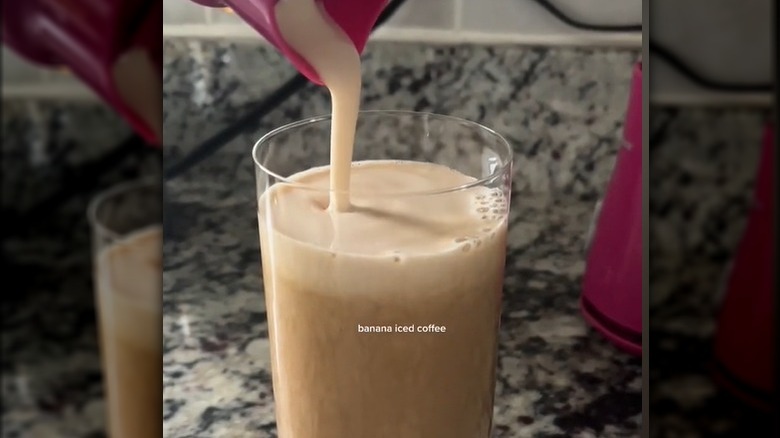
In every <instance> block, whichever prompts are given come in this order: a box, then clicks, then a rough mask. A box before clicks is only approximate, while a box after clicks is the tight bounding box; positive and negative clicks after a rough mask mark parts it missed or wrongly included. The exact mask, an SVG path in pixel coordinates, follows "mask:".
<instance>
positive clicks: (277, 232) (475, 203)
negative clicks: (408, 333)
mask: <svg viewBox="0 0 780 438" xmlns="http://www.w3.org/2000/svg"><path fill="white" fill-rule="evenodd" d="M328 170H329V168H328V167H327V166H326V167H318V168H314V169H310V170H307V171H304V172H301V173H298V174H296V175H294V176H293V177H292V178H291V179H290V181H291V183H292V184H277V185H275V186H274V187H272V188H271V189H270V190H268V191H267V192H266V193H265V194H264V195H263V196H262V197H261V198H260V202H259V215H258V216H259V220H260V226H261V234H265V236H262V235H261V243H262V244H263V247H264V248H266V251H271V248H272V249H273V250H272V254H264V256H269V255H271V257H268V258H267V260H268V261H269V263H271V264H272V265H273V267H272V269H273V270H274V271H275V272H276V274H277V275H281V276H284V277H286V278H291V279H294V280H295V281H297V282H301V283H305V284H306V285H309V286H310V287H311V288H313V289H316V290H319V291H321V292H327V291H331V292H333V293H338V294H344V293H348V292H349V291H358V290H360V291H364V292H365V291H374V293H377V294H389V295H387V297H388V299H391V298H390V297H392V296H397V293H398V292H397V290H394V288H395V287H396V286H397V285H398V284H400V283H399V282H400V281H401V280H400V279H398V278H394V276H399V275H402V276H405V277H407V278H406V279H404V282H405V283H407V284H412V283H415V284H416V285H415V287H413V288H412V289H415V290H426V289H431V290H438V289H440V288H439V287H438V286H436V285H434V284H430V285H429V284H428V283H429V282H437V281H441V280H440V279H441V278H442V277H441V276H440V275H439V274H437V273H442V275H444V274H446V273H448V272H453V273H455V275H449V277H450V278H453V279H457V277H458V275H459V274H460V273H463V272H472V271H473V269H474V266H475V265H480V264H482V263H487V264H488V265H490V264H493V263H496V262H495V261H494V260H493V259H494V258H496V257H498V258H500V259H501V260H503V251H504V245H505V229H506V220H505V218H506V214H505V212H506V209H507V207H508V206H507V203H506V200H505V199H504V196H503V195H502V193H501V191H500V190H499V189H490V188H486V187H483V186H479V185H476V186H470V187H468V188H463V189H461V190H451V189H452V188H456V187H462V186H469V185H470V184H473V183H474V182H475V179H474V178H472V177H469V176H466V175H464V174H462V173H460V172H457V171H455V170H452V169H450V168H448V167H445V166H442V165H436V164H431V163H422V162H411V161H363V162H356V163H354V165H353V167H352V184H353V190H352V192H351V193H350V200H351V206H350V210H348V211H345V212H334V211H332V210H330V209H328V208H327V205H328V188H329V183H328V181H329V179H328ZM421 192H428V193H430V194H421V195H403V193H409V194H411V193H421ZM487 255H489V257H488V256H487ZM264 260H266V259H265V258H264ZM264 263H265V262H264ZM309 286H307V287H309Z"/></svg>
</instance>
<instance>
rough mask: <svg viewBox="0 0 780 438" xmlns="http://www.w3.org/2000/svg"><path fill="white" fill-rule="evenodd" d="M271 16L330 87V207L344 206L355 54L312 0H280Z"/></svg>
mask: <svg viewBox="0 0 780 438" xmlns="http://www.w3.org/2000/svg"><path fill="white" fill-rule="evenodd" d="M276 22H277V25H278V27H279V32H281V34H282V36H284V39H285V41H286V42H287V44H289V45H290V47H292V48H293V49H295V51H296V52H297V53H298V54H299V55H300V56H301V57H302V58H303V59H305V60H306V61H307V62H308V63H309V64H310V65H311V66H312V68H314V70H316V71H317V74H318V75H319V77H320V79H321V80H322V82H323V83H324V84H325V86H326V87H328V90H330V97H331V107H332V123H331V134H330V164H331V173H330V181H331V184H330V187H332V193H331V199H330V207H331V209H332V210H334V211H345V210H347V209H349V193H348V190H349V187H350V183H349V181H350V171H349V169H350V163H351V162H352V149H353V145H354V142H355V127H356V126H357V118H358V111H359V109H360V89H361V78H360V54H359V53H358V52H357V50H356V49H355V46H354V45H353V44H352V42H351V41H350V40H349V38H348V37H347V36H346V35H345V34H344V32H342V31H341V29H340V28H339V27H338V26H337V25H336V24H334V23H332V22H331V20H330V18H329V17H328V15H327V13H325V11H324V10H323V9H322V8H321V7H320V5H319V3H315V2H314V1H313V0H284V1H280V2H279V3H278V4H277V6H276Z"/></svg>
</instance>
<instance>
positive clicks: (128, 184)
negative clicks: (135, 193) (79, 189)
mask: <svg viewBox="0 0 780 438" xmlns="http://www.w3.org/2000/svg"><path fill="white" fill-rule="evenodd" d="M159 184H160V180H159V179H158V178H155V177H151V176H147V177H143V178H138V179H134V180H131V181H124V182H121V183H117V184H114V185H112V186H111V187H109V188H107V189H103V190H101V191H100V192H98V193H97V194H96V195H95V196H93V197H92V199H91V200H90V201H89V204H88V205H87V222H88V223H89V226H90V227H91V228H92V229H93V230H95V231H97V232H98V233H100V234H105V235H108V236H110V237H111V238H113V239H120V238H121V237H122V235H121V234H120V233H119V232H117V231H116V230H112V229H111V228H109V227H108V226H107V225H106V224H104V223H103V221H101V220H100V219H99V218H98V209H100V206H101V204H103V203H104V202H105V201H107V200H108V199H110V198H112V197H114V196H117V195H120V194H122V193H128V192H130V191H132V190H134V189H139V188H146V187H154V186H155V185H159Z"/></svg>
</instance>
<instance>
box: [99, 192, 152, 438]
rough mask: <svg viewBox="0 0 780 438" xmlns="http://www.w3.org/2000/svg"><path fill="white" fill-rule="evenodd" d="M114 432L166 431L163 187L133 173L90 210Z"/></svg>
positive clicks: (130, 436) (113, 437) (129, 436)
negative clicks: (135, 177)
mask: <svg viewBox="0 0 780 438" xmlns="http://www.w3.org/2000/svg"><path fill="white" fill-rule="evenodd" d="M88 217H89V221H90V224H91V227H92V235H93V237H92V242H93V245H92V246H93V259H94V263H93V266H94V278H95V285H96V291H95V296H96V304H97V309H98V320H99V333H100V349H101V359H102V364H103V382H104V388H105V391H104V392H105V394H106V406H107V409H106V411H107V413H108V428H107V430H108V436H109V437H110V438H138V437H144V438H146V437H148V438H154V437H160V436H162V226H161V224H162V188H161V184H160V181H159V180H158V181H153V180H148V181H136V182H130V183H125V184H121V185H118V186H116V187H113V188H110V189H108V190H107V191H105V192H103V193H101V194H99V195H98V196H97V197H96V198H95V199H94V200H93V201H92V202H91V204H90V206H89V212H88Z"/></svg>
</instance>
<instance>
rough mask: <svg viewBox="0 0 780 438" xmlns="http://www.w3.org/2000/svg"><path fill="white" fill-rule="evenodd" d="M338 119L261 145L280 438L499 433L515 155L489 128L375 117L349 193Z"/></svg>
mask: <svg viewBox="0 0 780 438" xmlns="http://www.w3.org/2000/svg"><path fill="white" fill-rule="evenodd" d="M329 141H330V117H317V118H313V119H308V120H304V121H301V122H297V123H293V124H291V125H288V126H285V127H282V128H279V129H277V130H275V131H273V132H271V133H269V134H267V135H266V136H264V137H263V138H262V139H260V140H259V141H258V142H257V144H256V145H255V147H254V150H253V156H254V160H255V163H256V182H257V193H258V220H259V230H260V246H261V252H262V268H263V278H264V288H265V300H266V308H267V311H268V322H269V336H270V345H271V362H272V374H273V389H274V399H275V404H276V419H277V427H278V431H279V436H280V437H282V438H289V437H294V438H331V437H345V438H354V437H372V438H385V437H387V438H398V437H404V438H411V437H448V438H459V437H463V438H475V437H483V438H484V437H488V436H489V434H490V432H491V423H492V412H493V392H494V386H495V383H494V382H495V367H496V346H497V333H498V328H499V316H500V307H501V292H502V283H503V276H504V260H505V254H506V228H507V212H508V209H509V197H510V189H511V175H512V153H511V147H510V146H509V145H508V144H507V142H506V141H505V140H504V139H503V138H502V137H501V136H500V135H498V134H497V133H495V132H494V131H492V130H490V129H488V128H486V127H484V126H481V125H479V124H477V123H473V122H469V121H466V120H461V119H457V118H453V117H447V116H440V115H434V114H423V113H412V112H399V111H368V112H362V113H361V114H360V117H359V120H358V127H357V134H356V142H355V149H354V154H353V158H354V161H355V162H353V165H352V167H351V183H350V186H349V191H348V192H346V194H345V195H346V196H347V198H348V199H349V208H347V209H346V210H343V211H342V210H338V211H336V210H334V209H330V208H329V205H330V204H329V202H330V199H331V197H332V196H335V195H341V193H339V194H337V193H334V192H335V190H333V191H331V190H330V184H329V177H330V172H329V168H328V167H326V166H328V164H329V162H330V151H329V149H330V148H329Z"/></svg>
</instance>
